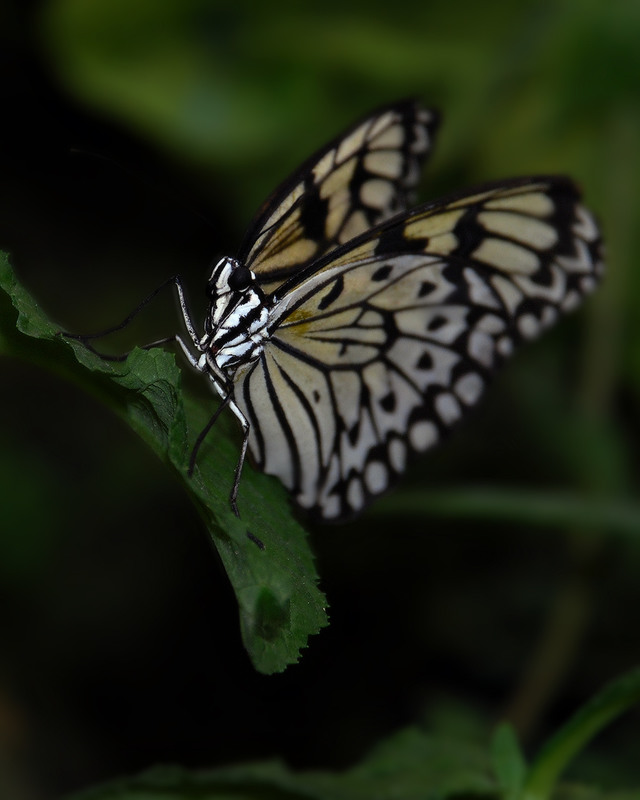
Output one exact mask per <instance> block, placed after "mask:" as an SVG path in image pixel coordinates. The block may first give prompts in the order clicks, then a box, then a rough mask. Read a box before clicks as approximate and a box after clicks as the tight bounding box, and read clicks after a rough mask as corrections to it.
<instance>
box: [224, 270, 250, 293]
mask: <svg viewBox="0 0 640 800" xmlns="http://www.w3.org/2000/svg"><path fill="white" fill-rule="evenodd" d="M252 280H253V274H252V273H251V270H250V269H248V268H247V267H236V268H235V269H234V270H233V272H232V273H231V275H229V288H230V289H231V290H232V291H234V292H242V291H244V290H245V289H247V288H248V287H249V286H250V284H251V281H252Z"/></svg>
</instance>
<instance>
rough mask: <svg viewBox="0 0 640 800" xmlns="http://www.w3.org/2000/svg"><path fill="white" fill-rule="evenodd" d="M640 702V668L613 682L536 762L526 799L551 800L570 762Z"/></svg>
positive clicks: (558, 733) (526, 784)
mask: <svg viewBox="0 0 640 800" xmlns="http://www.w3.org/2000/svg"><path fill="white" fill-rule="evenodd" d="M636 703H640V669H635V670H633V671H632V672H629V673H627V674H626V675H623V676H622V677H621V678H618V679H617V680H615V681H613V682H612V683H610V684H609V685H608V686H606V687H605V688H604V689H603V690H602V691H601V692H600V693H599V694H597V695H596V696H595V697H593V698H592V699H591V700H590V701H589V702H588V703H586V705H585V706H583V707H582V708H581V709H580V711H578V712H577V714H575V715H574V716H573V717H572V718H571V719H570V720H569V722H567V723H566V725H564V726H563V727H562V728H561V729H560V730H559V731H558V732H557V733H556V734H555V735H554V736H553V737H552V738H551V739H550V740H549V741H548V742H547V744H546V745H545V746H544V747H543V749H542V751H541V752H540V754H539V755H538V757H537V758H536V760H535V761H534V763H533V765H532V767H531V769H530V771H529V774H528V776H527V779H526V781H525V784H524V788H523V791H522V794H521V798H522V800H547V798H549V797H550V796H551V792H552V791H553V789H554V786H555V784H556V782H557V780H558V777H559V775H560V773H561V772H562V771H563V770H564V769H565V767H566V766H567V764H568V763H569V761H570V760H571V759H572V758H573V757H574V756H575V755H576V754H577V753H578V752H580V750H582V749H583V748H584V747H585V746H586V745H587V743H588V742H589V741H590V740H591V739H592V738H593V737H594V736H595V735H596V734H597V733H599V732H600V731H601V730H602V729H603V728H604V727H605V726H606V725H607V724H608V723H609V722H611V721H612V720H613V719H615V718H616V717H618V716H619V715H620V714H622V713H623V712H624V711H627V710H628V709H629V708H631V707H632V706H633V705H635V704H636Z"/></svg>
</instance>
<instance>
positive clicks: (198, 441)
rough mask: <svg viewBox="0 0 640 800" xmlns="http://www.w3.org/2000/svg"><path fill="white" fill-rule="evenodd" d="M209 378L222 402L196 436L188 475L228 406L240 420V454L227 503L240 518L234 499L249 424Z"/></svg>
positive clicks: (243, 459) (218, 382)
mask: <svg viewBox="0 0 640 800" xmlns="http://www.w3.org/2000/svg"><path fill="white" fill-rule="evenodd" d="M183 348H184V345H183ZM196 369H200V367H199V366H197V365H196ZM209 380H210V381H211V383H212V384H213V386H214V388H215V390H216V392H217V393H218V394H219V395H220V397H221V398H222V403H221V404H220V406H219V407H218V408H217V409H216V412H215V414H214V415H213V416H212V417H211V419H210V420H209V422H208V423H207V424H206V425H205V427H204V428H203V429H202V431H201V432H200V434H199V436H198V438H197V439H196V443H195V445H194V448H193V451H192V453H191V459H190V461H189V475H191V474H192V473H193V470H194V468H195V462H196V455H197V452H198V450H199V449H200V445H201V444H202V442H203V441H204V440H205V438H206V436H207V434H208V433H209V431H210V430H211V428H212V427H213V425H214V423H215V421H216V420H217V419H218V416H219V414H220V412H221V411H222V410H223V409H224V408H226V407H227V406H228V407H229V408H230V409H231V411H232V412H233V413H234V415H235V417H236V419H237V420H238V421H239V422H240V425H241V427H242V446H241V447H240V456H239V457H238V463H237V464H236V468H235V470H234V473H233V486H232V487H231V494H230V495H229V503H230V504H231V509H232V511H233V513H234V514H235V515H236V517H238V518H240V513H239V511H238V506H237V503H236V499H237V497H238V487H239V486H240V476H241V474H242V467H243V465H244V461H245V458H246V455H247V447H248V445H249V431H250V430H251V426H250V425H249V421H248V419H247V418H246V417H245V415H244V414H243V413H242V411H240V409H239V408H238V406H237V405H236V404H235V403H234V402H233V400H232V399H231V394H230V393H229V391H228V390H227V389H226V388H225V387H224V385H223V384H222V383H221V382H220V381H219V380H218V379H217V378H216V376H215V375H212V374H211V373H209Z"/></svg>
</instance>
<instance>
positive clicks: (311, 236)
mask: <svg viewBox="0 0 640 800" xmlns="http://www.w3.org/2000/svg"><path fill="white" fill-rule="evenodd" d="M437 123H438V117H437V114H436V113H435V112H433V111H428V110H426V109H424V108H421V107H420V106H419V104H417V103H416V102H414V101H406V102H403V103H398V104H397V105H395V106H391V107H387V108H384V109H381V110H380V111H379V112H377V113H374V114H372V115H370V116H368V117H367V118H366V119H364V120H363V121H361V122H359V123H357V124H356V125H354V126H353V127H352V128H350V129H349V130H348V131H346V132H345V133H344V134H343V135H342V136H340V137H338V138H337V139H336V140H335V141H334V142H332V143H331V144H329V145H328V146H326V147H325V148H323V149H322V150H320V151H319V152H318V153H317V154H316V155H315V156H313V157H312V158H310V159H309V160H308V161H307V162H306V163H305V164H304V165H303V166H302V167H301V168H300V169H299V170H298V171H297V172H296V173H295V174H294V175H293V176H292V177H291V178H290V179H289V180H287V181H286V182H285V183H283V184H282V186H280V187H279V188H278V189H277V190H276V191H275V192H274V194H273V195H272V196H271V198H270V199H269V200H268V201H267V202H266V203H265V204H264V206H263V208H262V209H261V211H260V212H259V213H258V215H257V216H256V218H255V219H254V221H253V222H252V223H251V225H250V227H249V230H248V232H247V234H246V236H245V240H244V243H243V245H242V246H241V248H240V252H239V254H238V259H239V260H240V261H241V262H242V263H244V264H245V265H246V266H248V267H250V268H251V270H252V271H253V272H254V273H255V274H256V276H257V278H258V281H259V283H260V285H261V287H262V288H263V289H264V291H265V292H267V293H272V292H276V293H277V290H278V288H279V286H280V285H281V284H282V282H283V281H284V280H285V279H287V278H288V277H290V276H292V275H295V274H296V273H297V272H298V271H299V270H301V269H303V268H304V267H306V266H307V265H309V264H311V263H312V262H315V261H316V260H317V259H318V258H319V257H320V256H322V255H323V254H324V253H327V252H328V251H329V250H331V249H333V248H335V247H336V246H338V245H340V244H343V243H345V242H347V241H349V240H351V239H353V238H354V237H356V236H358V235H360V234H362V233H364V232H365V231H367V230H368V229H370V228H371V227H373V226H374V225H376V224H378V223H380V222H382V221H383V220H385V219H388V218H390V217H391V216H393V215H394V214H396V213H398V212H399V211H403V210H404V209H406V207H407V202H408V200H409V199H410V198H411V196H412V192H413V189H414V188H415V187H416V185H417V183H418V179H419V175H420V165H421V163H422V161H423V160H424V158H425V157H426V155H427V154H428V152H429V150H430V147H431V142H432V138H433V135H434V132H435V129H436V127H437Z"/></svg>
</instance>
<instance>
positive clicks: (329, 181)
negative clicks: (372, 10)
mask: <svg viewBox="0 0 640 800" xmlns="http://www.w3.org/2000/svg"><path fill="white" fill-rule="evenodd" d="M437 122H438V118H437V115H435V114H434V113H433V112H430V111H427V110H425V109H422V108H420V106H419V105H418V104H416V103H414V102H412V101H407V102H405V103H400V104H397V105H395V106H391V107H388V108H384V109H381V110H380V111H379V112H376V113H374V114H373V115H371V116H370V117H368V118H367V119H365V120H363V121H362V122H360V123H358V124H357V125H355V126H353V128H351V129H350V130H348V131H347V132H346V133H345V134H343V135H342V136H341V137H339V138H338V139H336V140H335V141H334V142H332V143H330V144H329V145H327V146H326V147H325V148H323V149H322V150H321V151H319V153H317V154H316V155H315V156H313V157H312V158H311V159H309V161H308V162H306V163H305V164H304V165H303V166H302V167H301V168H300V170H299V171H298V172H297V173H296V174H295V175H294V176H293V177H292V178H290V179H289V180H288V181H286V182H285V183H284V184H283V185H282V186H281V187H280V188H279V189H278V190H276V192H275V193H274V194H273V195H272V197H271V198H270V200H269V201H268V202H267V203H266V204H265V205H264V206H263V208H262V210H261V211H260V212H259V213H258V215H257V216H256V219H255V220H254V222H253V223H252V225H251V226H250V228H249V231H248V233H247V235H246V237H245V241H244V244H243V245H242V246H241V248H240V251H239V255H238V257H237V258H235V259H234V258H223V259H221V260H220V261H219V262H218V263H217V264H216V266H215V267H214V269H213V272H212V274H211V277H210V280H209V283H208V294H209V298H210V306H209V309H208V311H207V315H206V319H205V330H204V334H203V335H202V336H198V335H197V334H196V332H195V328H194V326H193V323H192V322H191V319H190V317H189V313H188V310H187V307H186V303H185V301H184V297H183V295H182V290H181V287H180V284H179V283H178V290H179V293H180V302H181V306H182V311H183V315H184V318H185V323H186V327H187V330H188V332H189V334H190V337H191V339H192V341H193V344H194V345H195V348H196V350H197V351H198V353H199V355H198V356H193V355H191V354H190V352H189V348H187V347H186V346H185V345H184V343H182V342H180V343H181V344H182V347H183V350H184V351H185V353H186V354H187V357H188V358H189V361H190V362H191V363H192V364H193V365H194V366H195V367H196V368H197V369H199V370H200V371H202V372H205V373H207V374H208V375H209V378H210V380H211V382H212V384H213V386H214V388H215V390H216V391H217V392H218V393H219V394H220V396H221V397H222V398H223V400H224V405H228V406H229V407H230V408H231V410H232V411H233V413H234V414H235V415H236V417H237V418H238V420H239V421H240V423H241V425H242V429H243V433H244V438H243V445H242V451H241V455H240V461H239V464H238V468H237V470H236V478H235V481H234V486H233V491H232V498H231V500H232V506H233V507H234V509H235V498H236V494H237V491H238V482H239V475H240V469H241V467H242V462H243V460H244V456H245V453H246V451H247V449H248V450H249V451H250V452H251V454H252V456H253V459H254V461H255V463H256V464H257V466H258V467H259V468H261V469H262V470H264V471H265V472H267V473H269V474H272V475H276V476H277V477H279V478H280V480H281V481H282V482H283V483H284V485H285V486H286V487H287V488H288V489H289V490H290V491H291V492H292V493H293V495H294V497H295V499H296V501H297V502H298V503H299V504H300V505H301V506H302V507H304V508H305V509H308V510H309V511H310V512H311V513H312V514H314V515H315V516H317V517H320V518H321V519H324V520H340V519H344V518H347V517H350V516H353V515H354V514H356V513H357V512H359V511H361V510H362V509H363V508H364V507H366V505H368V504H369V503H370V502H371V500H372V499H373V498H374V497H376V496H377V495H379V494H380V493H381V492H383V491H385V490H386V489H387V488H388V487H389V486H390V485H392V484H393V483H394V482H395V481H396V480H397V478H398V476H399V475H401V473H402V472H403V471H404V469H405V467H406V464H407V461H408V459H409V457H410V455H411V454H412V453H415V452H422V451H424V450H427V449H428V448H429V447H431V446H432V445H434V444H436V443H437V442H438V441H439V440H440V439H442V437H443V436H444V435H445V434H446V432H447V431H448V429H449V428H450V427H451V426H452V425H454V424H455V423H456V422H458V420H460V419H462V418H463V417H464V416H465V414H466V413H467V410H468V409H469V408H471V407H472V406H473V405H475V403H476V402H477V401H478V399H479V398H480V397H481V395H482V394H483V392H484V389H485V387H486V385H487V383H488V382H489V380H490V378H491V376H492V374H493V372H494V371H495V369H496V368H497V367H498V366H499V365H500V364H501V363H502V362H503V361H504V360H505V359H506V358H507V357H508V356H510V355H511V353H512V351H513V350H514V349H515V348H516V347H517V346H518V345H519V344H520V343H521V342H522V341H524V340H527V339H531V338H534V337H536V336H537V335H539V334H540V333H541V332H542V331H543V330H545V329H546V328H547V327H549V326H550V325H551V324H552V323H553V322H554V321H555V320H556V319H557V318H558V317H559V316H560V315H561V314H562V313H564V312H567V311H570V310H571V309H573V308H574V307H575V306H577V305H578V304H579V302H580V301H581V299H582V297H583V296H584V295H585V294H587V293H589V292H590V291H591V290H592V289H593V288H594V287H595V286H596V283H597V280H598V278H599V277H600V275H601V273H602V270H603V264H602V259H601V252H600V234H599V231H598V229H597V226H596V224H595V222H594V221H593V218H592V216H591V215H590V213H589V212H588V211H587V210H586V209H584V208H583V207H582V205H581V204H580V202H579V194H578V191H577V190H576V188H575V186H574V184H573V183H572V182H571V181H570V180H568V179H566V178H562V177H549V176H538V177H527V178H518V179H511V180H506V181H499V182H496V183H493V184H487V185H485V186H481V187H477V188H476V189H473V190H471V191H468V192H464V193H459V194H456V195H452V196H450V197H448V198H445V199H443V200H438V201H436V202H432V203H428V204H426V205H423V206H419V207H417V208H414V209H411V210H407V208H406V206H407V202H408V198H409V197H410V196H411V192H412V190H413V188H414V187H415V185H416V183H417V179H418V175H419V167H420V164H421V161H422V160H423V158H424V157H425V156H426V154H427V152H428V149H429V147H430V143H431V140H432V138H433V134H434V131H435V128H436V126H437ZM201 441H202V437H201V438H200V439H199V440H198V443H200V442H201Z"/></svg>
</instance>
